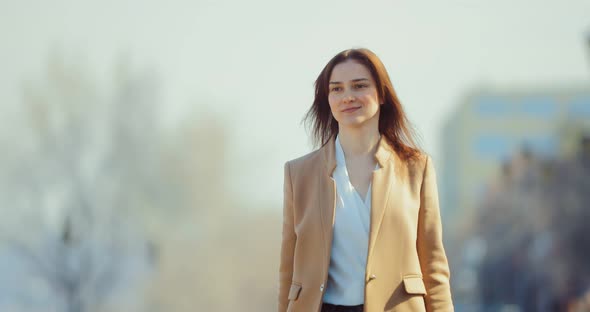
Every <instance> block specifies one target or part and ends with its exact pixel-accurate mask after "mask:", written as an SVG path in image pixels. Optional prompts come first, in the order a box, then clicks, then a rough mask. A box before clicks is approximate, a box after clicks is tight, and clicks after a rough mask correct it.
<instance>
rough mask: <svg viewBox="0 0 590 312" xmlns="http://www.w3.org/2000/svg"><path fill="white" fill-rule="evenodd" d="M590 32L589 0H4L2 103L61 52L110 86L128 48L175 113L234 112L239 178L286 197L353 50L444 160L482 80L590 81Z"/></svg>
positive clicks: (505, 83) (241, 188) (173, 117)
mask: <svg viewBox="0 0 590 312" xmlns="http://www.w3.org/2000/svg"><path fill="white" fill-rule="evenodd" d="M589 32H590V1H588V0H586V1H577V0H570V1H563V0H561V1H557V0H526V1H524V0H523V1H518V0H512V1H506V0H496V1H482V0H461V1H459V0H447V1H394V0H393V1H392V0H390V1H383V2H370V1H355V2H352V1H309V0H300V1H293V2H288V3H287V2H285V3H280V2H279V1H121V0H116V1H114V0H103V1H94V2H90V1H6V0H0V44H1V49H0V101H1V102H0V105H1V107H0V108H2V111H0V112H4V113H3V114H7V113H8V112H10V111H14V110H15V108H17V107H18V104H19V101H20V92H21V85H22V82H23V81H25V80H36V79H42V77H43V75H44V73H45V72H44V70H45V66H46V62H47V58H48V55H49V54H50V53H51V52H52V51H61V52H60V53H62V54H64V55H65V56H66V57H69V58H72V59H75V60H74V61H73V62H74V63H81V64H84V66H86V67H87V69H88V71H89V72H90V73H91V74H92V75H94V78H95V79H96V80H97V81H98V82H100V83H101V84H103V85H105V86H106V85H108V83H109V79H111V77H112V72H113V69H114V67H115V65H116V63H117V60H118V59H120V58H121V57H125V58H127V59H128V60H130V61H131V63H132V64H133V66H135V67H136V68H138V69H142V68H145V69H148V70H150V71H153V72H154V73H156V75H157V78H158V80H159V81H160V82H161V83H162V84H161V100H162V105H165V107H166V109H165V118H166V122H167V124H168V126H174V125H175V124H176V123H178V122H179V120H180V118H181V117H183V116H186V115H187V114H190V113H193V112H199V111H208V110H209V111H213V112H215V113H217V114H219V115H220V116H222V118H223V119H224V120H225V122H226V123H227V128H228V131H229V135H230V140H229V141H228V144H229V148H230V150H231V151H232V153H231V157H230V158H229V160H230V161H229V163H228V164H225V165H227V166H228V168H229V170H228V179H229V180H230V181H231V182H230V183H231V187H232V189H233V190H234V191H238V192H240V194H242V195H244V196H248V197H249V198H251V199H252V200H253V201H255V202H264V203H268V204H275V203H278V202H280V200H281V199H282V179H283V178H282V174H283V171H282V170H283V163H284V162H285V161H286V160H288V159H292V158H295V157H298V156H300V155H303V154H305V153H307V152H309V151H310V150H311V146H310V144H309V140H308V137H307V133H306V131H305V130H304V128H303V127H302V126H301V125H300V120H301V118H302V116H303V114H304V113H305V111H306V110H307V109H308V107H309V105H310V104H311V101H312V95H313V82H314V80H315V78H316V77H317V75H318V74H319V72H320V70H321V69H322V67H323V66H324V65H325V63H326V62H327V61H328V60H329V59H330V58H331V57H332V56H333V55H335V54H336V53H338V52H340V51H341V50H344V49H347V48H350V47H367V48H369V49H371V50H373V51H374V52H375V53H377V55H378V56H380V57H381V59H382V61H383V62H384V63H385V66H386V67H387V69H388V71H389V74H390V75H391V78H392V81H393V83H394V87H395V88H396V90H397V92H398V94H399V96H400V98H401V100H402V103H403V104H404V106H405V108H406V111H407V112H408V114H409V117H410V119H411V120H412V121H413V122H414V124H415V126H416V127H417V128H418V130H419V132H420V133H421V134H422V137H423V143H424V144H423V145H424V148H425V149H426V151H427V152H429V153H430V154H431V155H433V157H434V159H435V161H436V162H437V163H439V159H438V157H439V156H438V155H439V154H440V148H441V147H440V145H439V141H440V140H439V131H440V127H441V125H442V124H443V122H444V120H445V118H446V117H447V116H448V115H449V114H450V113H451V112H452V110H453V109H454V107H455V106H456V105H457V103H458V102H459V101H460V100H461V98H462V97H463V96H464V95H465V94H466V93H467V92H469V90H471V89H473V88H479V87H493V88H499V89H522V88H530V87H550V86H556V87H563V86H570V85H576V86H580V85H588V83H589V82H590V62H589V56H590V55H589V51H588V48H586V46H585V44H586V42H585V40H584V38H585V34H586V35H587V34H588V33H589ZM5 116H6V115H5ZM2 122H4V120H3V121H2ZM217 165H224V164H217Z"/></svg>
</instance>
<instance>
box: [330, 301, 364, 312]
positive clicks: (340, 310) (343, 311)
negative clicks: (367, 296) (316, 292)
mask: <svg viewBox="0 0 590 312" xmlns="http://www.w3.org/2000/svg"><path fill="white" fill-rule="evenodd" d="M321 312H363V305H362V304H359V305H356V306H343V305H335V304H329V303H323V304H322V311H321Z"/></svg>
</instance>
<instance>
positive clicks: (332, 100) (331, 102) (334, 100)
mask: <svg viewBox="0 0 590 312" xmlns="http://www.w3.org/2000/svg"><path fill="white" fill-rule="evenodd" d="M336 103H338V97H337V96H335V95H329V96H328V104H329V105H330V109H332V110H333V108H334V106H335V105H336Z"/></svg>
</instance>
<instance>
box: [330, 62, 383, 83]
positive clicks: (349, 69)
mask: <svg viewBox="0 0 590 312" xmlns="http://www.w3.org/2000/svg"><path fill="white" fill-rule="evenodd" d="M359 78H366V79H369V80H373V79H372V77H371V72H370V71H369V69H368V68H367V67H365V65H363V64H360V63H358V62H356V61H353V60H347V61H344V62H342V63H339V64H337V65H336V66H334V68H333V69H332V74H331V75H330V81H340V82H346V81H350V80H353V79H359Z"/></svg>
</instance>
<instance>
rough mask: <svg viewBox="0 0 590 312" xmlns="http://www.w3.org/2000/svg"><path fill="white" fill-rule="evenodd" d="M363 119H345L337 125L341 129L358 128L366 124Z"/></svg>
mask: <svg viewBox="0 0 590 312" xmlns="http://www.w3.org/2000/svg"><path fill="white" fill-rule="evenodd" d="M366 121H367V120H366V119H365V118H359V117H356V118H345V119H344V120H342V121H340V122H339V124H340V126H342V127H346V128H360V127H362V126H363V125H364V124H365V123H366Z"/></svg>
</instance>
